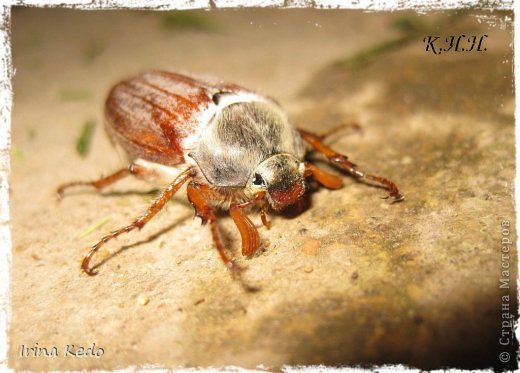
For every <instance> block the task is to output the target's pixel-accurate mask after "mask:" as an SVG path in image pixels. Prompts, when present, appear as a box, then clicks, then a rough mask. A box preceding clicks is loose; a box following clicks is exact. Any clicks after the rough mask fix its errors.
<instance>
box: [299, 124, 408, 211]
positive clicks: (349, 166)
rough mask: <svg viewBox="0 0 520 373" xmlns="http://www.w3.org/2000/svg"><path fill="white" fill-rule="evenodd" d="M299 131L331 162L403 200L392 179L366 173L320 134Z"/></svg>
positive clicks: (391, 195) (395, 200)
mask: <svg viewBox="0 0 520 373" xmlns="http://www.w3.org/2000/svg"><path fill="white" fill-rule="evenodd" d="M299 132H300V134H301V136H302V138H303V140H305V141H306V142H307V143H308V144H309V145H310V146H311V147H312V148H313V149H314V150H315V151H317V152H319V153H322V154H323V155H325V157H327V158H328V160H329V162H330V163H332V164H333V165H335V166H337V167H339V168H341V169H342V170H344V171H347V172H348V173H349V174H350V175H351V176H353V177H355V178H356V179H360V180H363V181H366V182H368V183H374V184H376V185H378V186H380V187H383V188H385V189H387V190H388V192H389V196H390V197H392V198H393V199H394V201H393V202H397V201H401V200H403V199H404V197H403V196H402V195H401V194H400V193H399V189H398V188H397V185H395V183H394V182H393V181H390V180H388V179H386V178H384V177H381V176H375V175H370V174H367V173H365V172H364V171H361V170H359V169H358V168H357V166H356V165H355V164H354V163H352V162H350V161H349V160H348V159H347V156H345V155H342V154H340V153H337V152H335V151H334V150H332V149H331V148H329V147H328V146H326V145H325V144H323V142H322V141H321V138H320V136H318V135H315V134H313V133H310V132H307V131H305V130H302V129H299Z"/></svg>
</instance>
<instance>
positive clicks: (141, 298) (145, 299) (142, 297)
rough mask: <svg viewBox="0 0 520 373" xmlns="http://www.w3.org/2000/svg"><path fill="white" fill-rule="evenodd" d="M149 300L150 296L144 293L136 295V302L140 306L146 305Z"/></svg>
mask: <svg viewBox="0 0 520 373" xmlns="http://www.w3.org/2000/svg"><path fill="white" fill-rule="evenodd" d="M148 302H150V298H148V297H147V296H146V295H142V294H140V295H138V296H137V304H139V305H140V306H146V305H147V304H148Z"/></svg>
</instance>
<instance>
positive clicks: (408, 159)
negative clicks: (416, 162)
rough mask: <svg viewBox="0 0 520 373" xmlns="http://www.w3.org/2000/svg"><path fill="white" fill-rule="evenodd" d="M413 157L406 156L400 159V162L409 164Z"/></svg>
mask: <svg viewBox="0 0 520 373" xmlns="http://www.w3.org/2000/svg"><path fill="white" fill-rule="evenodd" d="M412 161H413V159H412V157H409V156H406V157H403V158H402V159H401V164H410V163H412Z"/></svg>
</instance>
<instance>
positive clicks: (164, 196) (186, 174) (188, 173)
mask: <svg viewBox="0 0 520 373" xmlns="http://www.w3.org/2000/svg"><path fill="white" fill-rule="evenodd" d="M192 176H193V170H192V169H191V168H188V169H187V170H185V171H183V172H182V173H181V174H179V176H177V178H175V180H174V181H173V182H171V183H170V184H168V186H167V187H166V188H165V189H164V190H163V191H162V192H161V194H160V196H159V198H157V199H156V200H155V201H154V202H153V203H152V205H151V206H150V207H149V208H148V210H146V212H145V213H144V214H143V215H141V216H140V217H139V218H137V219H136V220H135V221H134V222H133V223H132V224H130V225H128V226H126V227H124V228H121V229H118V230H115V231H113V232H110V234H108V235H106V236H105V237H103V238H102V239H101V240H100V241H99V242H98V243H97V244H95V245H94V246H92V248H91V249H90V251H89V252H88V254H87V255H85V257H84V258H83V261H82V262H81V268H82V269H83V271H84V272H85V273H86V274H87V275H90V276H92V275H95V274H97V271H94V270H93V269H92V268H90V266H89V264H90V260H91V259H92V256H93V255H94V254H95V253H96V252H97V251H98V250H99V248H100V247H101V246H103V245H104V244H106V243H107V242H108V241H110V240H112V239H113V238H116V237H117V236H119V235H121V234H123V233H128V232H130V231H132V230H134V229H136V228H137V229H141V228H143V227H144V225H145V224H146V223H148V222H149V221H150V220H151V219H152V218H153V217H154V216H155V215H156V214H157V213H158V212H159V211H160V210H161V209H162V208H163V207H164V205H165V204H166V203H167V202H168V201H169V200H170V199H171V198H172V197H173V195H174V194H175V193H176V192H177V191H178V190H179V189H180V188H181V186H182V185H183V184H184V183H185V182H186V181H188V180H189V179H190V178H191V177H192Z"/></svg>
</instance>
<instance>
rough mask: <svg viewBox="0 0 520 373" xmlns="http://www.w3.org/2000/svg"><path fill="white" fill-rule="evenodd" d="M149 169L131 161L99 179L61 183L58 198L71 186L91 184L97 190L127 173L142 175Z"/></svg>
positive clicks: (148, 171) (147, 172)
mask: <svg viewBox="0 0 520 373" xmlns="http://www.w3.org/2000/svg"><path fill="white" fill-rule="evenodd" d="M150 172H151V171H150V170H148V169H147V168H146V167H143V166H140V165H138V164H135V163H131V164H130V165H129V166H128V167H126V168H122V169H120V170H118V171H116V172H114V173H113V174H110V175H108V176H105V177H102V178H101V179H98V180H94V181H73V182H70V183H67V184H63V185H61V186H60V187H59V188H58V190H57V193H58V198H59V199H61V198H62V197H63V194H64V192H65V190H66V189H69V188H71V187H76V186H81V185H83V186H91V187H94V188H96V189H97V190H101V189H103V188H104V187H106V186H108V185H110V184H113V183H115V182H116V181H118V180H121V179H122V178H124V177H126V176H128V175H136V176H144V175H147V174H149V173H150Z"/></svg>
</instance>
